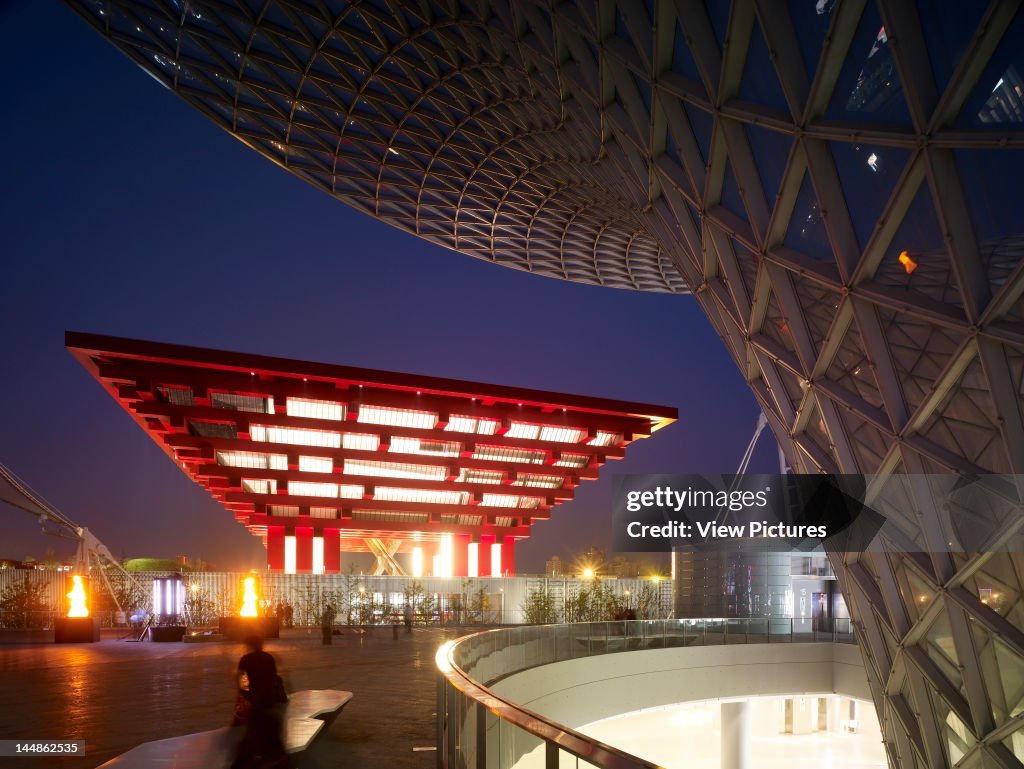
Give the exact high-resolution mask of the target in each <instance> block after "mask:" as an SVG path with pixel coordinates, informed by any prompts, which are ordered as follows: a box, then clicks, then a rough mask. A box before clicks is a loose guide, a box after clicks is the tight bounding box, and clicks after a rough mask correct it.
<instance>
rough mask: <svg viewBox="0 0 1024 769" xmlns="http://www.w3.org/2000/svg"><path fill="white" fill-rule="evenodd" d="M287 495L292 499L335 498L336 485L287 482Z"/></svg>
mask: <svg viewBox="0 0 1024 769" xmlns="http://www.w3.org/2000/svg"><path fill="white" fill-rule="evenodd" d="M288 495H289V496H292V497H336V496H338V484H336V483H309V482H307V481H288Z"/></svg>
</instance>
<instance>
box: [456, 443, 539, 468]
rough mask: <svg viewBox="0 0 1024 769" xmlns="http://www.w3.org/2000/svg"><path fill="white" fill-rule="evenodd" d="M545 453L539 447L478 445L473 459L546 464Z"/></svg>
mask: <svg viewBox="0 0 1024 769" xmlns="http://www.w3.org/2000/svg"><path fill="white" fill-rule="evenodd" d="M545 456H546V455H545V453H544V452H543V451H540V450H537V449H509V448H503V447H500V446H477V448H476V451H475V452H473V459H484V460H487V461H489V462H521V463H526V464H533V465H542V464H544V457H545Z"/></svg>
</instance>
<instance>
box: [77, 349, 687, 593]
mask: <svg viewBox="0 0 1024 769" xmlns="http://www.w3.org/2000/svg"><path fill="white" fill-rule="evenodd" d="M65 342H66V344H67V347H68V349H69V350H70V351H71V353H72V354H73V355H74V356H75V357H76V358H77V359H78V360H79V361H80V362H81V363H82V365H83V366H85V367H86V368H87V369H88V370H89V372H90V373H91V374H92V375H93V376H94V377H96V379H97V381H99V382H100V384H102V385H103V387H104V389H106V391H107V392H109V393H110V394H111V395H112V396H113V397H114V398H115V399H116V400H117V402H118V403H120V404H121V406H122V407H124V409H125V410H126V411H127V412H128V413H129V414H131V416H132V417H133V418H134V419H135V421H136V422H137V423H138V424H139V425H140V426H141V427H142V428H143V429H144V430H145V431H146V432H147V433H148V434H149V436H150V437H151V438H152V439H153V440H154V441H156V443H157V445H159V446H160V447H161V448H162V449H163V450H164V451H165V452H166V453H167V455H168V456H169V457H170V458H171V459H173V460H174V462H175V464H177V465H178V466H179V467H180V468H181V469H182V470H183V471H184V472H185V473H186V474H187V475H188V476H189V478H191V479H192V480H193V481H195V482H196V483H198V484H200V485H201V486H203V487H204V488H205V489H207V490H208V491H209V492H210V494H212V495H213V497H214V498H215V499H217V500H219V501H220V502H221V503H222V504H223V505H224V506H225V507H226V508H227V509H229V510H231V511H232V512H233V513H234V514H235V518H236V519H237V520H238V521H240V522H241V523H244V524H245V525H246V527H247V528H248V529H249V531H251V532H252V533H253V534H255V535H257V536H259V537H262V539H263V542H264V544H265V545H266V548H267V566H268V568H269V569H270V570H271V571H285V572H293V571H294V572H298V573H309V572H327V573H331V572H337V571H338V570H339V562H340V554H341V551H343V550H344V551H369V552H371V553H373V554H374V555H375V556H376V558H377V569H378V571H380V572H385V571H386V572H390V573H404V572H412V573H414V574H415V575H417V576H418V575H420V574H425V573H436V574H439V575H441V576H445V575H448V576H490V575H495V576H497V575H500V574H508V573H512V572H514V552H515V551H514V548H515V542H516V540H518V539H525V538H526V537H528V536H529V535H530V528H531V526H532V525H533V523H534V522H535V521H538V520H546V519H548V518H549V517H550V516H551V510H552V508H553V507H555V506H556V505H558V504H559V503H560V502H563V501H565V500H568V499H572V496H573V494H574V492H575V489H576V487H577V486H578V485H579V484H580V482H581V481H583V480H586V479H592V478H597V475H598V472H599V470H600V468H601V466H602V465H604V463H605V462H606V461H607V460H609V459H620V458H621V457H622V456H623V455H624V453H625V448H626V446H627V445H629V444H630V443H631V442H632V441H633V440H635V439H637V438H645V437H647V436H649V435H650V434H651V433H653V432H654V431H655V430H658V429H660V428H662V427H664V426H665V425H667V424H670V423H672V422H673V421H675V419H676V417H677V412H676V410H675V409H673V408H667V407H664V406H649V405H645V404H639V403H626V402H623V401H615V400H606V399H601V398H589V397H583V396H578V395H564V394H560V393H551V392H542V391H538V390H524V389H517V388H512V387H503V386H499V385H489V384H480V383H477V382H463V381H457V380H452V379H439V378H436V377H426V376H416V375H412V374H398V373H393V372H389V371H374V370H370V369H362V368H352V367H348V366H335V365H329V364H324V363H309V362H304V361H296V360H287V359H283V358H271V357H267V356H262V355H246V354H242V353H234V352H223V351H220V350H208V349H203V348H197V347H184V346H179V345H171V344H161V343H156V342H145V341H138V340H133V339H121V338H117V337H108V336H100V335H95V334H83V333H77V332H68V333H67V335H66V338H65ZM398 553H409V554H410V556H409V560H410V561H411V563H412V567H411V568H405V569H403V567H402V566H401V565H400V564H399V562H398V559H397V558H396V555H397V554H398Z"/></svg>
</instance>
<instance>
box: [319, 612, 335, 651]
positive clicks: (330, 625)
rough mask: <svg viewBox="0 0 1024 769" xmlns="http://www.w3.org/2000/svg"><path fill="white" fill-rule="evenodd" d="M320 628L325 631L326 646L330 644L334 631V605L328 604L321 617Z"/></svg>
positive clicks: (324, 640)
mask: <svg viewBox="0 0 1024 769" xmlns="http://www.w3.org/2000/svg"><path fill="white" fill-rule="evenodd" d="M320 630H321V631H322V632H323V642H324V646H330V644H331V634H332V633H333V632H334V607H333V606H332V605H331V604H327V606H326V607H325V608H324V613H323V616H322V617H321V618H320Z"/></svg>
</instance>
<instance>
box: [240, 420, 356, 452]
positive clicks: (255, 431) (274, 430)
mask: <svg viewBox="0 0 1024 769" xmlns="http://www.w3.org/2000/svg"><path fill="white" fill-rule="evenodd" d="M249 437H250V438H251V439H252V440H254V441H258V442H261V443H263V442H265V443H287V444H290V445H292V446H320V447H321V448H328V449H337V448H341V433H333V432H327V431H325V430H297V429H295V428H292V427H268V426H267V425H250V426H249Z"/></svg>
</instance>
